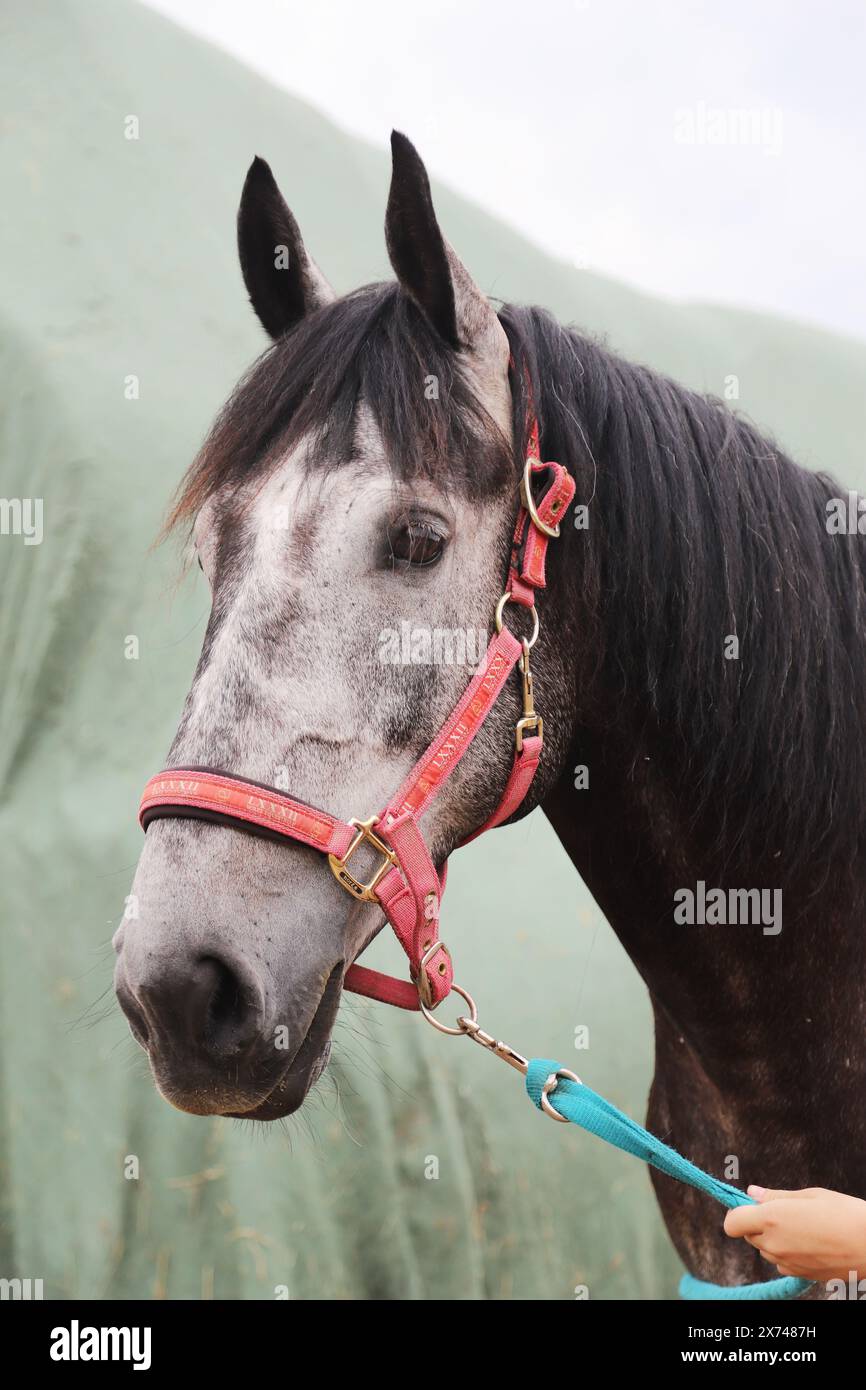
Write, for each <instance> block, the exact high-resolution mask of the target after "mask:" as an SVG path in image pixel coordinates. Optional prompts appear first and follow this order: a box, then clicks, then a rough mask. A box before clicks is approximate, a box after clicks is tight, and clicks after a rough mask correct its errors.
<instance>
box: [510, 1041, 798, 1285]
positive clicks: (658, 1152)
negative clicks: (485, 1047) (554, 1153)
mask: <svg viewBox="0 0 866 1390" xmlns="http://www.w3.org/2000/svg"><path fill="white" fill-rule="evenodd" d="M561 1070H562V1069H561V1068H560V1067H559V1066H558V1064H557V1063H556V1062H546V1061H544V1059H543V1058H539V1057H536V1058H534V1059H533V1060H532V1061H531V1062H530V1063H529V1066H528V1068H527V1072H526V1090H527V1093H528V1095H529V1098H530V1100H532V1101H533V1102H534V1104H535V1105H537V1106H538V1108H539V1110H540V1109H541V1108H542V1105H541V1100H542V1094H543V1091H544V1085H545V1082H546V1081H547V1078H548V1077H549V1076H550V1075H551V1074H552V1073H555V1072H561ZM547 1100H548V1103H549V1104H550V1105H552V1106H553V1108H554V1110H556V1111H557V1112H558V1113H559V1114H560V1115H562V1116H563V1117H564V1118H565V1119H567V1120H571V1122H572V1124H575V1125H580V1126H581V1127H582V1128H583V1129H588V1130H589V1131H590V1133H591V1134H595V1135H597V1136H598V1138H599V1139H603V1140H604V1141H605V1143H607V1144H613V1145H614V1147H615V1148H617V1149H623V1150H624V1151H625V1152H626V1153H629V1154H633V1155H634V1157H635V1158H640V1159H643V1161H644V1163H651V1164H652V1166H653V1167H654V1168H658V1170H659V1172H661V1173H667V1175H668V1177H669V1178H676V1179H677V1181H678V1182H685V1183H688V1184H689V1186H691V1187H696V1188H697V1189H698V1191H699V1192H706V1193H708V1194H709V1196H710V1197H715V1199H716V1201H717V1202H721V1204H722V1206H723V1207H741V1206H744V1205H754V1199H753V1198H752V1197H749V1196H748V1195H747V1194H746V1193H745V1192H741V1191H740V1189H739V1188H738V1187H733V1186H732V1185H731V1184H730V1183H727V1182H722V1181H721V1179H719V1178H714V1177H713V1176H712V1175H711V1174H710V1173H705V1172H704V1171H703V1169H702V1168H698V1167H697V1166H696V1165H695V1164H694V1163H690V1162H689V1160H688V1159H687V1158H683V1156H682V1154H678V1153H677V1151H676V1149H671V1148H669V1147H668V1145H667V1144H663V1143H662V1141H661V1140H660V1139H656V1137H655V1135H653V1134H650V1133H649V1131H648V1130H646V1129H644V1127H643V1125H639V1124H637V1123H636V1122H635V1121H634V1120H631V1119H629V1117H628V1115H624V1114H623V1112H622V1111H621V1110H617V1108H616V1106H615V1105H611V1103H610V1101H608V1100H605V1099H604V1097H603V1096H600V1095H597V1094H596V1092H595V1091H593V1090H590V1088H589V1086H585V1085H583V1084H582V1083H580V1084H578V1083H576V1082H574V1081H569V1080H567V1079H566V1078H564V1077H562V1076H560V1078H559V1080H558V1081H557V1083H556V1087H555V1089H554V1090H552V1091H548V1093H547ZM808 1288H811V1282H810V1280H808V1279H794V1278H790V1277H788V1278H784V1279H770V1280H768V1281H767V1283H766V1284H735V1285H733V1286H732V1287H730V1288H726V1287H725V1286H724V1285H723V1284H707V1283H705V1282H704V1281H703V1280H702V1279H695V1278H694V1277H693V1276H692V1275H691V1274H684V1275H683V1277H682V1279H681V1281H680V1297H681V1298H689V1299H692V1298H694V1299H711V1298H712V1299H716V1298H750V1299H751V1298H766V1299H783V1298H798V1297H799V1296H800V1294H802V1293H805V1292H806V1290H807V1289H808Z"/></svg>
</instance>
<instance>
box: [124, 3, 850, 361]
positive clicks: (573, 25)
mask: <svg viewBox="0 0 866 1390" xmlns="http://www.w3.org/2000/svg"><path fill="white" fill-rule="evenodd" d="M148 3H149V4H150V5H151V8H153V9H156V10H159V11H160V12H161V13H162V14H165V15H167V16H168V17H169V18H171V19H173V20H175V21H176V22H177V23H178V24H180V25H182V26H183V27H185V28H187V29H190V30H192V31H193V32H195V33H197V34H199V35H201V36H202V37H204V38H207V39H209V40H210V41H211V42H213V43H216V44H218V45H219V46H220V47H221V48H223V49H226V50H227V51H228V52H230V53H232V54H233V55H235V56H236V57H237V58H238V59H240V60H241V61H242V62H244V63H246V64H247V65H248V66H250V67H252V68H255V69H256V70H257V71H258V72H260V73H262V74H263V75H264V76H265V77H267V78H268V79H269V80H270V81H271V82H273V83H274V84H275V85H277V86H280V87H283V88H284V89H286V90H287V91H289V92H291V93H293V94H294V95H295V96H298V97H301V98H303V99H305V100H307V101H308V102H310V103H311V104H312V105H313V106H315V107H317V108H318V109H319V110H320V111H321V112H323V113H324V114H326V115H327V116H329V117H330V118H331V119H332V120H333V121H334V122H335V123H336V124H337V125H339V126H341V127H342V128H343V129H345V130H347V131H351V132H352V133H353V134H355V135H358V136H361V137H363V138H365V139H367V140H369V141H370V142H371V143H373V144H376V145H378V146H380V147H381V148H382V150H383V151H386V150H387V142H388V135H389V133H390V130H391V128H392V127H394V126H396V127H397V128H398V129H401V130H404V131H405V132H406V134H407V135H408V136H409V137H410V138H411V139H412V140H413V142H414V143H415V145H416V146H417V147H418V149H419V152H420V153H421V155H422V157H423V158H424V161H425V163H426V164H427V167H428V169H429V171H430V172H431V174H432V175H434V176H435V177H436V178H439V179H441V180H442V181H443V182H445V183H448V184H450V185H451V187H453V188H455V189H456V190H458V191H459V192H460V193H462V194H463V195H464V196H466V197H468V198H470V199H472V200H473V201H474V202H477V203H479V204H481V205H482V206H484V207H485V208H487V209H488V211H490V212H492V213H493V214H495V215H496V216H498V217H500V218H502V219H503V220H504V221H507V222H509V223H510V224H511V225H512V226H515V227H517V228H519V229H520V230H521V231H522V232H523V233H525V234H526V235H527V236H528V237H530V238H531V239H532V240H533V241H534V242H536V243H537V244H538V245H540V246H543V247H544V248H545V249H546V250H548V251H550V252H552V253H553V254H554V255H555V256H557V257H558V258H559V259H561V260H563V261H566V262H567V263H569V264H571V265H575V266H577V267H579V268H581V269H587V270H594V271H599V272H602V273H604V274H606V275H609V276H611V277H613V278H615V279H618V280H623V281H626V282H628V283H630V284H632V285H636V286H638V287H640V288H643V289H645V290H647V291H649V292H651V293H653V294H658V295H664V296H667V297H669V298H673V299H679V300H703V301H713V302H716V303H725V304H731V305H736V306H739V307H742V306H745V307H751V308H758V309H764V310H769V311H771V312H774V313H778V314H783V315H786V316H789V317H794V318H798V319H805V320H807V321H809V322H812V323H817V324H821V325H823V326H825V327H828V328H830V329H833V330H836V331H840V332H843V333H848V334H852V335H855V336H857V337H859V338H861V339H866V234H864V233H866V184H864V177H863V173H864V155H866V95H864V92H866V0H821V3H820V4H819V3H818V0H534V3H532V0H522V3H518V0H428V3H424V4H421V3H417V0H305V3H299V2H298V0H243V3H242V4H238V3H237V0H148Z"/></svg>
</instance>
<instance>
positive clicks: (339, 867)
mask: <svg viewBox="0 0 866 1390" xmlns="http://www.w3.org/2000/svg"><path fill="white" fill-rule="evenodd" d="M350 824H351V825H354V826H356V827H357V830H358V833H357V835H356V836H355V838H354V840H353V841H352V843H351V844H350V845H349V848H348V849H347V850H346V853H345V854H344V855H343V857H342V859H341V858H340V857H339V856H338V855H336V854H329V855H328V863H329V864H330V866H331V873H332V874H333V875H334V878H335V879H336V880H337V882H338V883H339V884H340V885H341V886H342V887H343V888H345V890H346V892H347V893H351V895H352V897H353V898H357V899H358V901H359V902H365V903H373V902H377V901H378V899H377V897H376V888H377V887H378V885H379V884H380V883H381V882H382V879H383V878H384V877H385V874H386V873H387V872H388V870H389V869H391V868H395V867H396V866H397V856H396V854H395V853H394V851H393V850H392V849H389V847H388V846H387V845H386V844H385V842H384V841H383V840H380V839H379V836H378V835H374V834H373V826H374V825H378V824H379V817H378V816H371V817H370V819H369V820H355V819H352V821H351V822H350ZM365 840H366V842H367V844H369V845H372V846H373V848H374V849H375V850H376V852H377V853H378V854H381V855H382V858H383V863H382V864H380V865H379V868H378V869H377V870H376V872H375V874H374V875H373V877H372V878H371V879H370V882H369V883H361V881H360V880H359V879H357V878H355V875H354V874H353V873H351V872H350V870H349V869H347V868H346V864H347V862H348V860H350V859H351V857H352V855H353V854H354V853H355V850H356V849H357V848H358V846H359V845H361V844H362V843H363V842H364V841H365Z"/></svg>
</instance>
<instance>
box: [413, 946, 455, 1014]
mask: <svg viewBox="0 0 866 1390" xmlns="http://www.w3.org/2000/svg"><path fill="white" fill-rule="evenodd" d="M440 951H443V952H444V953H445V955H446V956H447V957H448V959H449V960H450V959H451V952H450V951H449V950H448V947H447V946H446V945H445V942H444V941H441V940H436V941H431V942H430V943H429V945H428V946H426V947H425V950H424V954H423V956H422V957H421V959H420V961H419V962H418V974H417V975H416V976H415V978H414V981H413V983H414V985H415V988H416V989H417V991H418V1001H419V1003H420V1005H421V1012H422V1013H423V1014H425V1015H427V1016H428V1017H429V1015H430V1012H431V1010H432V1009H434V1008H435V1007H436V1005H435V1004H434V1003H433V991H432V990H431V988H430V980H429V979H428V976H427V965H428V963H429V962H430V961H431V960H432V959H433V957H434V956H435V955H438V953H439V952H440ZM439 973H440V975H444V974H445V962H444V961H443V962H442V963H441V964H440V966H439ZM454 988H456V986H454ZM457 992H458V994H463V991H462V989H461V990H458V991H457ZM464 997H465V996H464ZM430 1022H431V1023H433V1022H434V1020H433V1019H430ZM435 1026H436V1027H437V1028H440V1029H441V1031H442V1032H443V1033H447V1032H449V1031H450V1030H449V1029H447V1028H443V1027H442V1025H441V1024H439V1023H436V1024H435ZM456 1031H458V1032H459V1031H462V1030H460V1029H457V1030H456Z"/></svg>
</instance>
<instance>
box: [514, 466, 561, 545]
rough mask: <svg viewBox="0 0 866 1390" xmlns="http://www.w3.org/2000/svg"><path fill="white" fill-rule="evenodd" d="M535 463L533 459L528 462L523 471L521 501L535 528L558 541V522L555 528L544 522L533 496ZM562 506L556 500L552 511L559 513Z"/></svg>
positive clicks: (552, 505) (552, 504)
mask: <svg viewBox="0 0 866 1390" xmlns="http://www.w3.org/2000/svg"><path fill="white" fill-rule="evenodd" d="M534 462H535V460H534V459H531V458H528V459H527V460H526V466H525V467H524V469H523V478H522V479H521V483H520V500H521V502H522V503H523V505H524V507H525V508H526V510H527V511H528V512H529V515H530V517H531V519H532V524H533V526H535V527H536V528H537V529H538V530H539V531H540V532H541V533H542V535H544V536H548V537H549V538H550V539H551V540H556V537H557V536H558V535H559V522H557V523H556V525H555V526H549V525H548V523H547V522H546V521H542V520H541V517H540V516H539V515H538V508H537V506H536V505H535V498H534V497H533V495H532V465H533V463H534ZM560 506H561V503H560V502H559V501H557V500H556V499H554V501H553V502H552V503H551V511H553V512H558V511H559V509H560Z"/></svg>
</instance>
